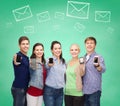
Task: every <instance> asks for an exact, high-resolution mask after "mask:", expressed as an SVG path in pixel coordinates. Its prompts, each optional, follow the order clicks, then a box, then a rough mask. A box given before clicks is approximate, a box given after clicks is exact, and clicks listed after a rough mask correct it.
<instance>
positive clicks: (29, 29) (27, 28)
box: [24, 26, 34, 33]
mask: <svg viewBox="0 0 120 106" xmlns="http://www.w3.org/2000/svg"><path fill="white" fill-rule="evenodd" d="M24 33H34V26H25V27H24Z"/></svg>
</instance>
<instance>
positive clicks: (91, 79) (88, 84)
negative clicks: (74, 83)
mask: <svg viewBox="0 0 120 106" xmlns="http://www.w3.org/2000/svg"><path fill="white" fill-rule="evenodd" d="M96 44H97V41H96V39H95V38H94V37H88V38H86V39H85V47H86V52H87V53H86V55H85V60H86V63H85V75H84V76H83V93H84V95H85V106H100V97H101V83H102V82H101V81H102V73H103V72H105V64H104V59H103V57H102V56H101V55H99V54H97V53H96V52H95V47H96ZM96 57H97V60H94V59H96Z"/></svg>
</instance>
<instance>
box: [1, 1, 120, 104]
mask: <svg viewBox="0 0 120 106" xmlns="http://www.w3.org/2000/svg"><path fill="white" fill-rule="evenodd" d="M75 1H77V2H75ZM71 4H72V5H71ZM119 5H120V1H119V0H73V1H68V0H0V106H12V96H11V91H10V88H11V84H12V81H13V78H14V76H13V67H12V58H13V55H14V54H15V53H16V52H17V51H18V50H19V49H18V43H17V40H18V38H19V37H20V36H22V35H26V36H28V37H29V39H30V42H31V43H30V50H29V53H28V56H30V54H31V50H32V46H33V45H34V43H36V42H41V43H43V44H44V46H45V57H46V58H47V57H49V56H51V52H50V44H51V42H52V41H53V40H58V41H60V42H61V44H62V49H63V56H64V57H65V59H66V60H67V61H68V60H69V58H70V54H69V47H70V45H71V44H72V43H78V44H79V45H80V47H81V53H80V56H83V55H84V54H85V47H84V39H85V38H86V37H88V36H94V37H96V39H97V41H98V44H97V47H96V51H97V52H98V53H100V54H101V55H103V57H104V58H105V63H106V68H107V70H106V73H104V74H103V83H102V88H103V90H102V97H101V106H120V105H119V101H120V84H119V81H120V75H119V74H120V66H119V65H120V62H119V60H120V57H119V56H120V55H119V54H120V51H119V49H120V6H119ZM81 11H82V12H81Z"/></svg>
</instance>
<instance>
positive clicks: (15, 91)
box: [11, 87, 27, 106]
mask: <svg viewBox="0 0 120 106" xmlns="http://www.w3.org/2000/svg"><path fill="white" fill-rule="evenodd" d="M11 93H12V96H13V106H26V104H27V103H26V90H25V89H22V88H14V87H12V88H11Z"/></svg>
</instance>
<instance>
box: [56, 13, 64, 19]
mask: <svg viewBox="0 0 120 106" xmlns="http://www.w3.org/2000/svg"><path fill="white" fill-rule="evenodd" d="M64 16H65V15H64V13H62V12H56V13H55V18H56V19H60V20H63V19H64Z"/></svg>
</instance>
